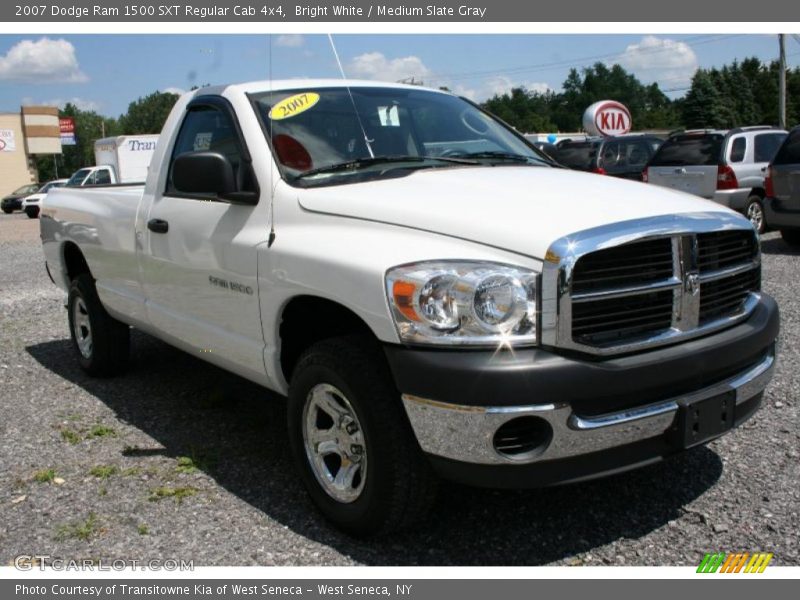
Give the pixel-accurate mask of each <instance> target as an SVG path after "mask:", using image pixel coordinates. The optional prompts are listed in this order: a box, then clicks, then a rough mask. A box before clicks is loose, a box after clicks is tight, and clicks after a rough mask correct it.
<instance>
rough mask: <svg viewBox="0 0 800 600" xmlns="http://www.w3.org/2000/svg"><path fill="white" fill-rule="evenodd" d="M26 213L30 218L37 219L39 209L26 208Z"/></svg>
mask: <svg viewBox="0 0 800 600" xmlns="http://www.w3.org/2000/svg"><path fill="white" fill-rule="evenodd" d="M25 214H26V215H28V218H29V219H35V218H36V217H38V216H39V209H38V208H35V207H34V208H26V209H25Z"/></svg>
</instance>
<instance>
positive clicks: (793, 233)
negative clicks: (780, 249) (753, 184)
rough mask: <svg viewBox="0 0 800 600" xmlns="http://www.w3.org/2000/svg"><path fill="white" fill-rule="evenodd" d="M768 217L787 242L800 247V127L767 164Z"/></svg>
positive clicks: (766, 201) (766, 200)
mask: <svg viewBox="0 0 800 600" xmlns="http://www.w3.org/2000/svg"><path fill="white" fill-rule="evenodd" d="M764 187H765V188H766V198H765V199H764V216H765V217H766V220H767V223H768V224H769V226H770V227H774V228H775V229H780V230H781V235H782V236H783V239H784V240H786V242H787V243H788V244H789V245H791V246H794V247H800V126H798V127H795V128H794V129H792V131H791V132H790V133H789V135H788V136H787V137H786V139H785V140H784V141H783V144H782V145H781V147H780V148H779V149H778V152H777V154H776V155H775V158H773V159H772V162H771V163H770V165H769V167H767V176H766V180H765V185H764Z"/></svg>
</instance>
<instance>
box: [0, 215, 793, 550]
mask: <svg viewBox="0 0 800 600" xmlns="http://www.w3.org/2000/svg"><path fill="white" fill-rule="evenodd" d="M38 232H39V229H38V221H35V220H29V219H28V218H27V217H25V215H23V214H15V215H0V256H2V264H0V309H2V313H0V323H2V327H0V381H1V382H2V384H1V387H0V406H1V407H2V418H1V419H0V503H2V509H1V510H0V561H2V564H9V563H11V562H12V561H13V558H14V557H15V556H16V555H19V554H47V555H51V556H53V557H58V558H67V559H85V558H89V559H103V560H112V559H137V560H143V561H145V560H150V559H178V560H181V559H182V560H186V561H188V560H193V561H194V564H195V566H199V565H250V564H260V565H354V564H366V565H542V564H557V565H559V564H560V565H580V564H590V565H696V564H697V563H698V562H699V561H700V559H701V558H702V556H703V554H704V553H705V552H707V551H717V550H723V551H743V550H746V551H769V552H774V553H775V558H774V559H773V564H783V565H797V564H798V563H800V548H799V546H798V536H797V532H798V531H799V530H800V486H798V481H800V460H798V457H799V456H800V434H799V430H798V397H799V396H800V393H799V392H800V380H798V378H797V376H796V374H797V373H798V371H800V294H799V293H798V291H799V290H800V287H798V282H799V281H800V256H798V253H796V252H792V251H791V250H790V249H789V248H788V247H787V246H786V245H785V244H784V243H783V242H782V241H781V239H780V236H779V235H777V234H769V235H767V236H765V238H764V240H763V258H764V268H763V273H764V290H765V291H766V292H768V293H769V294H772V295H773V296H774V297H776V298H777V300H778V302H779V304H780V306H781V310H782V322H783V325H782V333H781V340H780V343H781V347H780V358H779V363H778V367H777V372H776V376H775V378H774V380H773V383H772V385H771V386H770V388H769V390H768V393H767V395H766V397H765V401H764V404H763V407H762V409H761V410H760V411H759V412H758V413H757V414H756V416H755V417H754V418H753V419H752V420H750V421H749V422H748V423H747V424H745V425H744V426H743V427H742V428H740V429H739V430H736V431H734V432H733V433H731V434H729V435H727V436H725V437H724V438H722V439H720V440H717V441H715V442H713V443H712V444H710V445H709V446H708V447H702V448H698V449H695V450H693V451H691V452H689V453H686V454H684V455H682V456H680V457H677V458H674V459H672V460H669V461H666V462H664V463H662V464H659V465H656V466H653V467H649V468H646V469H643V470H640V471H637V472H633V473H628V474H624V475H619V476H616V477H613V478H609V479H606V480H601V481H596V482H591V483H586V484H580V485H573V486H564V487H560V488H552V489H545V490H538V491H524V492H494V491H487V490H475V489H469V488H462V487H458V486H449V485H448V486H445V487H444V489H443V490H442V494H441V497H440V500H439V503H438V505H437V506H436V509H435V511H434V513H433V514H432V515H431V517H430V519H429V520H428V521H427V522H426V523H423V524H422V525H421V526H419V527H418V528H417V529H416V530H415V531H413V532H409V533H405V534H403V535H398V536H393V537H391V538H389V539H379V540H372V541H358V540H353V539H350V538H348V537H346V536H343V535H341V534H339V533H338V532H336V531H335V530H332V529H331V528H329V527H328V526H327V525H326V523H325V522H324V521H323V520H322V518H321V517H320V516H319V515H318V514H317V513H316V512H315V510H314V509H313V507H312V505H311V503H310V501H309V500H308V499H307V498H306V496H305V493H304V491H303V489H302V487H301V484H300V481H299V479H298V478H297V477H296V476H295V473H294V470H293V467H292V464H291V461H290V457H289V450H288V444H287V438H286V433H285V431H284V421H285V411H284V409H283V406H282V402H281V400H280V399H279V398H275V397H273V396H271V395H270V394H269V393H267V392H265V391H264V390H263V389H261V388H259V387H257V386H255V385H253V384H251V383H248V382H246V381H244V380H242V379H240V378H238V377H236V376H234V375H231V374H228V373H226V372H224V371H221V370H219V369H217V368H215V367H212V366H210V365H208V364H206V363H204V362H202V361H200V360H198V359H196V358H194V357H192V356H189V355H187V354H185V353H183V352H180V351H178V350H175V349H172V348H171V347H169V346H167V345H166V344H164V343H162V342H160V341H157V340H155V339H153V338H151V337H148V336H146V335H143V334H141V333H137V332H134V336H133V356H132V363H131V368H130V370H129V372H128V373H127V374H126V375H125V376H123V377H120V378H117V379H110V380H95V379H91V378H89V377H87V376H86V375H84V374H83V372H82V371H81V370H80V369H79V368H78V366H77V363H76V361H75V359H74V357H73V354H72V350H71V348H70V342H69V333H68V329H67V318H66V312H65V310H64V308H63V302H64V298H63V295H62V293H61V292H60V291H59V290H58V289H57V288H56V287H55V286H54V285H52V284H51V282H50V280H49V279H48V277H47V275H46V273H45V270H44V263H43V256H42V250H41V246H40V243H39V233H38Z"/></svg>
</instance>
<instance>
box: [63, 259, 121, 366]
mask: <svg viewBox="0 0 800 600" xmlns="http://www.w3.org/2000/svg"><path fill="white" fill-rule="evenodd" d="M67 312H68V314H69V330H70V333H71V335H72V345H73V347H74V348H75V352H76V354H77V356H78V362H79V363H80V365H81V368H83V370H84V371H86V372H87V373H89V374H90V375H94V376H96V377H108V376H111V375H118V374H119V373H122V372H123V371H124V370H125V368H126V367H127V366H128V357H129V354H130V327H128V326H127V325H125V324H124V323H121V322H120V321H117V320H116V319H115V318H113V317H112V316H111V315H109V314H108V313H107V312H106V309H105V308H103V305H102V303H101V302H100V298H98V296H97V290H96V289H95V286H94V279H92V276H91V275H89V274H88V273H84V274H81V275H78V276H77V277H76V278H75V279H73V280H72V285H71V286H70V290H69V296H68V298H67Z"/></svg>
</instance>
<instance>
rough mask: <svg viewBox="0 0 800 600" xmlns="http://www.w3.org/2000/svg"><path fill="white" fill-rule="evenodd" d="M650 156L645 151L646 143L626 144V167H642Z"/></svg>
mask: <svg viewBox="0 0 800 600" xmlns="http://www.w3.org/2000/svg"><path fill="white" fill-rule="evenodd" d="M649 158H650V154H649V153H648V151H647V142H641V141H636V142H630V143H629V144H628V166H629V167H644V166H645V164H647V159H649Z"/></svg>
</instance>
